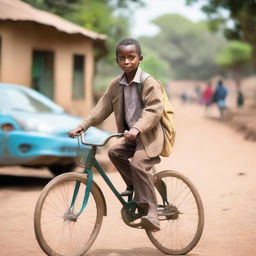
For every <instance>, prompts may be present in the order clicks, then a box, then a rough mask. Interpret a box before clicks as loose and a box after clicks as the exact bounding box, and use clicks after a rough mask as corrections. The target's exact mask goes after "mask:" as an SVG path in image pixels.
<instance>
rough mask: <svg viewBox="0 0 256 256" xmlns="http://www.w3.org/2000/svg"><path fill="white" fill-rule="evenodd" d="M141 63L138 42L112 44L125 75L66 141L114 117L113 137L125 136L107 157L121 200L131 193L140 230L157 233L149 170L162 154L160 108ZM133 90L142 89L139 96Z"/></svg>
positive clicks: (155, 86) (157, 93) (155, 88)
mask: <svg viewBox="0 0 256 256" xmlns="http://www.w3.org/2000/svg"><path fill="white" fill-rule="evenodd" d="M142 60H143V56H142V55H141V46H140V43H139V42H138V41H137V40H135V39H132V38H126V39H123V40H121V41H120V42H119V43H118V44H117V46H116V61H117V63H118V65H119V67H120V68H121V69H122V70H123V71H124V73H123V74H122V75H121V76H118V77H117V78H115V79H114V80H113V81H112V82H111V84H110V86H109V87H108V89H107V90H106V92H105V93H104V95H103V96H102V97H101V98H100V100H99V102H98V103H97V105H96V106H95V107H94V108H93V110H92V111H91V113H90V115H89V116H88V117H87V118H86V119H85V120H84V121H83V122H82V123H81V125H79V126H78V127H76V128H74V129H73V130H71V131H70V132H69V136H70V137H72V138H74V137H75V136H76V135H78V134H79V133H80V132H82V131H85V130H87V129H88V128H89V127H90V126H93V125H97V124H99V123H101V122H102V121H103V120H105V119H106V118H107V117H108V116H109V115H110V114H111V113H112V112H114V115H115V120H116V125H117V129H118V132H121V133H124V139H123V140H122V141H121V142H119V143H117V144H115V145H113V146H112V147H111V148H110V150H109V152H108V155H109V158H110V159H111V161H112V162H113V164H114V165H115V167H116V168H117V170H118V171H119V172H120V174H121V176H122V178H123V179H124V181H125V183H126V185H127V189H126V191H124V192H123V193H122V195H128V194H129V193H131V191H133V190H134V192H135V196H134V201H136V202H137V204H138V205H139V207H140V208H141V210H142V211H143V212H145V216H143V217H142V218H141V225H142V227H143V228H145V229H149V230H153V231H158V230H160V225H159V220H158V216H157V202H156V196H155V191H154V184H153V178H152V175H151V173H150V170H151V169H152V167H153V166H154V165H155V164H158V163H159V162H160V157H159V156H160V154H161V152H162V151H163V146H164V132H163V127H162V125H161V122H160V121H161V118H162V115H163V111H164V106H163V100H162V98H163V97H162V91H161V85H160V83H159V82H158V81H157V80H156V79H154V78H153V77H151V76H149V77H148V78H147V79H146V80H145V81H143V78H142V77H143V74H145V73H144V72H143V71H142V70H141V69H140V67H139V64H140V62H141V61H142ZM138 84H143V91H142V94H141V95H140V93H139V90H138Z"/></svg>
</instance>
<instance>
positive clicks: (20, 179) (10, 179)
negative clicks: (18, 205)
mask: <svg viewBox="0 0 256 256" xmlns="http://www.w3.org/2000/svg"><path fill="white" fill-rule="evenodd" d="M50 180H51V178H45V177H33V176H15V175H5V174H0V188H7V187H9V188H12V187H15V189H17V187H18V188H20V189H31V188H38V189H41V188H43V187H44V186H45V185H46V184H47V183H48V182H49V181H50Z"/></svg>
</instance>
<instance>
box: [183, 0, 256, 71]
mask: <svg viewBox="0 0 256 256" xmlns="http://www.w3.org/2000/svg"><path fill="white" fill-rule="evenodd" d="M199 1H202V0H187V3H188V4H193V3H195V2H199ZM202 10H203V11H204V12H205V13H207V14H208V16H209V18H210V19H211V20H212V22H215V23H216V21H218V22H217V23H219V24H220V23H221V24H223V23H224V24H225V31H224V33H225V35H226V37H227V38H228V39H231V40H241V41H245V42H247V43H248V44H250V45H251V46H252V55H253V62H254V66H255V68H256V1H253V0H208V1H207V2H205V1H204V5H203V7H202ZM224 12H225V14H227V15H223V13H224ZM230 21H232V23H233V26H230Z"/></svg>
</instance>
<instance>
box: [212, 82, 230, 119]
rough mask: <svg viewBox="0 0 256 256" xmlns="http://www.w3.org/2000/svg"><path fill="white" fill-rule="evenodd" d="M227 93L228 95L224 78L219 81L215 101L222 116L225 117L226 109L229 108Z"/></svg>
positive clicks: (214, 95) (214, 94)
mask: <svg viewBox="0 0 256 256" xmlns="http://www.w3.org/2000/svg"><path fill="white" fill-rule="evenodd" d="M227 95H228V91H227V89H226V87H225V86H224V84H223V82H222V80H219V81H218V83H217V87H216V89H215V91H214V93H213V102H215V103H216V104H217V106H218V108H219V111H220V116H221V117H223V114H224V110H225V109H226V108H227V106H226V97H227Z"/></svg>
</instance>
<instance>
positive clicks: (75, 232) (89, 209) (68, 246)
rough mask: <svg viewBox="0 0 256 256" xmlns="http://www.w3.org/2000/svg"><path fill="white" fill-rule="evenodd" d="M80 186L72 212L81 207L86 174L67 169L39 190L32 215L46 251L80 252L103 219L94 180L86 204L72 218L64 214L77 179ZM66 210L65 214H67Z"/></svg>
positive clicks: (58, 255)
mask: <svg viewBox="0 0 256 256" xmlns="http://www.w3.org/2000/svg"><path fill="white" fill-rule="evenodd" d="M77 181H78V182H80V188H79V191H78V194H77V197H76V201H75V204H74V210H73V212H74V213H78V212H79V211H80V209H81V206H82V202H83V199H84V192H85V189H86V176H85V175H82V174H79V173H66V174H62V175H59V176H57V177H56V178H54V179H53V180H52V181H51V182H50V183H49V184H48V185H47V186H46V187H45V188H44V189H43V191H42V193H41V195H40V197H39V199H38V202H37V205H36V208H35V216H34V227H35V233H36V238H37V241H38V243H39V245H40V247H41V248H42V249H43V251H44V252H45V253H46V254H47V255H51V256H79V255H83V254H84V253H85V252H86V251H87V250H88V249H89V248H90V246H91V245H92V243H93V242H94V240H95V239H96V237H97V235H98V232H99V230H100V227H101V224H102V219H103V207H102V198H101V195H100V193H99V191H98V190H97V188H96V186H95V185H94V184H93V185H92V188H91V193H90V196H89V200H88V203H87V206H86V208H85V209H84V210H83V212H82V213H81V215H80V216H79V217H78V218H77V219H76V220H74V219H73V220H72V218H69V217H67V216H70V215H68V214H69V212H68V211H69V210H68V209H69V208H70V205H71V202H72V198H73V194H74V188H75V185H76V182H77ZM67 213H68V214H67Z"/></svg>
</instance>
